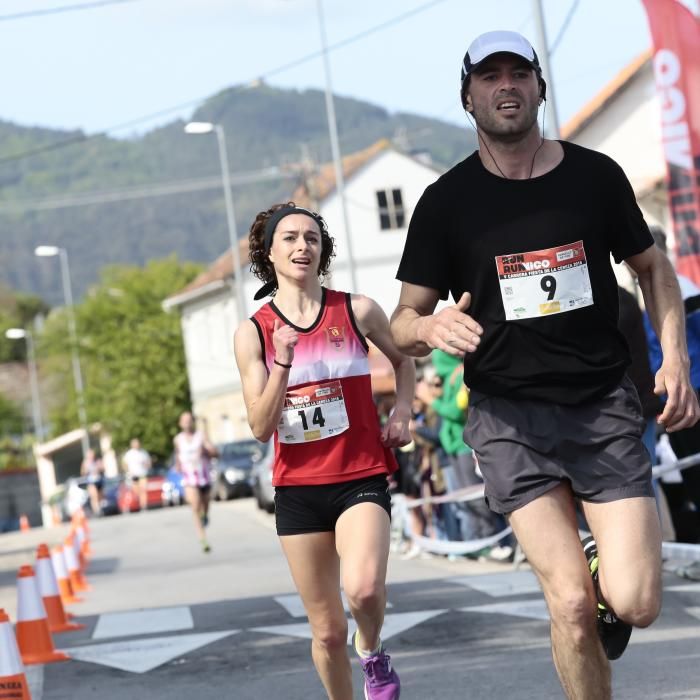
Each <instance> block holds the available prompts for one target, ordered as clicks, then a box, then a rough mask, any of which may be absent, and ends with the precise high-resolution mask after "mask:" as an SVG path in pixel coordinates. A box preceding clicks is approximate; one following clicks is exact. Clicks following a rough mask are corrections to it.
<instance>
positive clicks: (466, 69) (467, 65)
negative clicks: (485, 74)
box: [459, 49, 547, 112]
mask: <svg viewBox="0 0 700 700" xmlns="http://www.w3.org/2000/svg"><path fill="white" fill-rule="evenodd" d="M532 54H533V60H532V61H527V59H525V60H526V61H527V62H528V63H529V64H530V65H531V66H532V69H533V70H534V71H535V75H536V76H537V82H538V84H539V86H540V99H541V100H545V101H546V100H547V83H546V82H545V79H544V78H543V77H542V66H541V65H540V59H539V58H537V52H536V51H535V50H534V49H533V50H532ZM473 70H474V64H473V63H472V60H471V58H470V56H469V51H467V53H466V54H465V56H464V60H463V61H462V71H461V74H460V79H461V85H462V87H461V91H460V95H459V96H460V99H461V100H462V107H463V109H464V111H465V112H471V109H468V108H467V88H468V87H469V78H470V76H471V73H472V71H473Z"/></svg>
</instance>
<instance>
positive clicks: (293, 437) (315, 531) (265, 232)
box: [234, 202, 415, 700]
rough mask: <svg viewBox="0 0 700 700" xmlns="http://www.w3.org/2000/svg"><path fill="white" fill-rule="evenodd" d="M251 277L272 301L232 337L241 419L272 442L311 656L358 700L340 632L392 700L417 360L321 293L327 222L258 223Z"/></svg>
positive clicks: (335, 695)
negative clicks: (353, 626)
mask: <svg viewBox="0 0 700 700" xmlns="http://www.w3.org/2000/svg"><path fill="white" fill-rule="evenodd" d="M249 242H250V251H251V252H250V258H251V262H252V266H251V269H252V271H253V273H254V274H255V275H256V276H257V277H258V278H260V279H261V280H262V281H263V282H264V283H265V285H264V286H263V288H262V289H261V290H260V291H259V292H258V294H257V295H256V298H261V297H263V296H267V295H269V294H274V299H273V300H272V301H270V302H268V303H267V304H265V305H264V306H263V307H262V308H261V309H260V310H259V311H258V312H257V313H256V314H255V315H254V316H253V317H252V318H251V319H249V320H245V321H243V323H242V324H241V325H240V326H239V328H238V330H237V331H236V336H235V342H234V345H235V351H236V361H237V363H238V367H239V370H240V374H241V380H242V383H243V395H244V398H245V402H246V407H247V410H248V422H249V423H250V427H251V429H252V431H253V434H254V435H255V437H256V438H257V439H258V440H261V441H267V440H269V439H270V438H271V437H272V436H273V435H274V438H275V461H274V467H273V484H274V486H275V517H276V522H277V534H278V535H279V537H280V541H281V544H282V549H283V551H284V553H285V556H286V557H287V561H288V563H289V568H290V570H291V573H292V577H293V578H294V582H295V584H296V587H297V590H298V591H299V594H300V596H301V599H302V601H303V603H304V607H305V608H306V612H307V615H308V617H309V624H310V625H311V631H312V635H313V638H312V643H311V655H312V658H313V661H314V664H315V666H316V670H317V671H318V674H319V676H320V678H321V682H322V683H323V685H324V687H325V689H326V693H327V694H328V697H329V698H331V700H352V698H353V697H354V696H353V690H352V672H351V667H350V660H349V658H348V651H347V636H348V622H347V618H346V617H345V611H344V609H343V601H342V598H341V595H340V589H341V583H342V588H343V591H344V593H345V596H346V598H347V601H348V605H349V607H350V612H351V613H352V615H353V617H354V618H355V622H356V623H357V632H356V633H355V635H354V637H353V647H354V649H355V651H356V653H357V654H358V656H359V657H360V663H361V665H362V670H363V672H364V676H365V681H364V694H365V698H367V700H397V699H398V698H399V695H400V689H401V686H400V682H399V677H398V675H397V674H396V671H395V670H394V669H393V668H392V665H391V662H390V659H389V655H388V654H387V653H386V650H385V648H384V645H383V644H382V641H381V637H380V632H381V628H382V624H383V621H384V608H385V606H386V586H385V580H386V570H387V559H388V556H389V542H390V514H391V498H390V496H389V485H388V482H387V476H388V475H389V474H391V473H393V472H394V471H395V470H396V468H397V465H396V460H395V458H394V456H393V453H392V448H395V447H399V446H401V445H405V444H407V443H408V442H410V439H411V438H410V435H409V430H408V426H409V420H410V417H411V401H412V399H413V392H414V384H415V367H414V363H413V360H411V359H409V358H407V357H405V356H404V355H402V354H401V353H399V352H398V350H397V349H396V347H395V346H394V343H393V341H392V339H391V334H390V332H389V322H388V320H387V318H386V316H385V314H384V312H383V311H382V310H381V309H380V307H379V306H378V305H377V304H376V302H374V301H372V300H371V299H369V298H368V297H365V296H362V295H360V294H348V293H345V292H338V291H333V290H331V289H327V288H326V287H324V286H322V284H321V279H322V278H324V277H325V276H326V275H327V274H328V272H329V266H330V261H331V259H332V257H333V248H334V242H333V239H332V238H331V236H330V235H329V233H328V229H327V226H326V222H325V221H324V220H323V219H322V218H321V217H320V216H319V215H318V214H316V213H314V212H311V211H308V210H306V209H302V208H300V207H296V206H295V205H294V203H293V202H290V203H288V204H277V205H275V206H273V207H271V208H270V209H268V210H267V211H263V212H260V213H259V214H258V216H257V217H256V219H255V221H254V223H253V225H252V227H251V230H250V234H249ZM368 341H370V342H372V343H373V344H374V345H375V346H376V347H377V348H379V350H381V351H382V352H383V353H384V354H385V355H386V356H387V357H388V358H389V360H390V361H391V363H392V365H393V367H394V371H395V374H396V403H395V406H394V410H393V411H392V413H391V415H390V416H389V418H388V420H387V421H386V423H385V424H384V426H383V427H380V424H379V417H378V415H377V410H376V407H375V405H374V402H373V400H372V387H371V382H370V372H369V363H368V358H367V354H368V350H369V346H368Z"/></svg>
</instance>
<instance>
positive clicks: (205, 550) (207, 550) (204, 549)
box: [202, 540, 211, 554]
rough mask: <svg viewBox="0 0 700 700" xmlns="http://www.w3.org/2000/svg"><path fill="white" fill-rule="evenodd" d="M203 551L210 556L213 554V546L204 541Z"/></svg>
mask: <svg viewBox="0 0 700 700" xmlns="http://www.w3.org/2000/svg"><path fill="white" fill-rule="evenodd" d="M202 551H203V552H204V553H205V554H208V553H209V552H211V546H210V545H209V542H207V541H206V540H202Z"/></svg>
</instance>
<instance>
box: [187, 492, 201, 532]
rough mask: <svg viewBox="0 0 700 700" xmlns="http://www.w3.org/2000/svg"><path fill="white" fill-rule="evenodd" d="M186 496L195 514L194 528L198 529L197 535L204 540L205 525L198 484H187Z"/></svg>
mask: <svg viewBox="0 0 700 700" xmlns="http://www.w3.org/2000/svg"><path fill="white" fill-rule="evenodd" d="M185 497H186V498H187V502H188V503H189V504H190V507H191V508H192V515H193V516H194V529H195V530H196V531H197V536H198V537H199V539H200V540H204V539H205V536H204V527H203V525H202V517H201V515H200V512H201V508H202V504H201V496H200V493H199V489H198V488H197V487H196V486H185Z"/></svg>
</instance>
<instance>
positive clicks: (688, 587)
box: [664, 583, 700, 593]
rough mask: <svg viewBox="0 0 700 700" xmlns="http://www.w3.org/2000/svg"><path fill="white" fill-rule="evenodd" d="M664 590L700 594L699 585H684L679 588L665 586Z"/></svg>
mask: <svg viewBox="0 0 700 700" xmlns="http://www.w3.org/2000/svg"><path fill="white" fill-rule="evenodd" d="M664 590H667V591H679V592H688V593H700V583H684V584H681V585H679V586H666V588H665V589H664Z"/></svg>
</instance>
